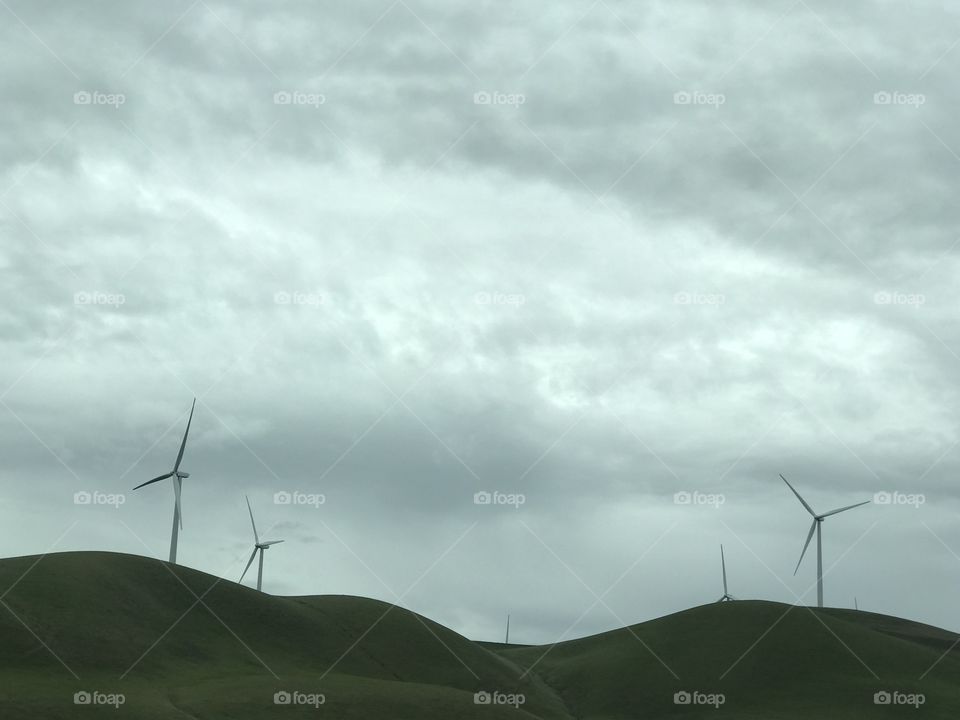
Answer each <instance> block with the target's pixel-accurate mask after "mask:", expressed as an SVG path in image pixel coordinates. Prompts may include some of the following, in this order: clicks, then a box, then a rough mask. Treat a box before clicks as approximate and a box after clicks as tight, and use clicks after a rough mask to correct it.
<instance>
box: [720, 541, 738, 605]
mask: <svg viewBox="0 0 960 720" xmlns="http://www.w3.org/2000/svg"><path fill="white" fill-rule="evenodd" d="M720 566H721V567H722V568H723V595H722V596H721V597H720V599H719V600H717V602H730V601H731V600H736V598H735V597H734V596H733V595H731V594H730V593H728V592H727V561H726V560H724V559H723V545H721V546H720Z"/></svg>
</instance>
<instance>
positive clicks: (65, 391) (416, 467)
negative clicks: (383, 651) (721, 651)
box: [0, 0, 960, 642]
mask: <svg viewBox="0 0 960 720" xmlns="http://www.w3.org/2000/svg"><path fill="white" fill-rule="evenodd" d="M958 42H960V10H958V7H957V6H955V5H954V4H952V3H946V2H944V3H941V2H922V3H913V4H911V5H909V6H905V5H903V4H902V3H893V2H859V1H851V2H844V3H840V4H837V3H830V2H826V1H825V0H797V1H796V2H791V1H789V0H783V1H781V0H775V1H771V2H765V3H756V2H748V1H746V0H741V2H736V3H722V4H720V3H715V2H708V1H707V0H704V1H702V2H694V1H692V0H691V1H678V0H669V2H653V3H642V4H641V3H628V2H620V1H618V0H598V1H597V2H589V1H587V2H564V3H562V4H557V3H542V2H524V3H514V4H511V5H509V6H507V5H506V4H504V3H494V2H476V1H474V2H460V3H451V2H441V1H440V0H436V1H435V2H425V1H423V0H396V1H395V2H390V1H388V0H370V1H358V2H350V3H346V2H344V3H332V2H328V3H316V2H306V1H303V2H296V1H293V0H290V1H288V2H283V3H275V4H270V5H269V7H268V6H267V5H264V4H262V3H253V2H214V1H211V0H197V2H192V3H191V2H189V1H185V0H171V1H170V2H165V3H148V2H119V1H115V2H108V1H106V0H103V1H100V2H87V3H68V2H35V1H28V0H3V2H0V52H2V70H0V78H2V81H0V82H2V84H0V87H2V92H3V112H2V113H0V233H2V241H0V356H2V358H3V361H2V363H0V455H2V458H3V462H2V465H0V545H2V548H3V554H4V555H8V556H14V555H28V554H37V553H43V552H47V551H61V550H111V551H117V552H126V553H136V554H143V555H149V556H153V557H159V558H164V559H165V558H166V556H167V550H168V544H169V535H170V523H171V517H172V510H173V490H172V485H171V483H170V482H169V481H165V482H163V483H157V484H155V485H151V486H150V487H147V488H144V489H142V490H138V491H136V492H135V493H132V492H131V488H132V487H133V486H134V485H137V484H139V483H141V482H143V481H145V480H147V479H149V478H151V477H154V476H155V475H159V474H161V473H163V472H167V471H169V470H170V468H171V467H172V465H173V461H174V459H175V457H176V453H177V447H178V444H179V441H180V437H181V434H182V432H183V429H184V427H185V425H186V421H187V414H188V412H189V409H190V403H191V400H192V398H193V397H194V396H196V397H197V398H198V401H197V409H196V415H195V417H194V421H193V430H192V433H191V437H190V442H189V444H188V446H187V450H186V455H185V459H184V463H183V469H184V470H186V471H188V472H190V473H192V476H191V477H190V478H189V479H188V480H186V481H185V483H184V494H183V506H184V529H183V532H182V534H181V536H180V556H179V560H180V562H181V563H182V564H184V565H188V566H190V567H194V568H197V569H200V570H203V571H206V572H209V573H212V574H215V575H219V576H223V577H225V578H228V579H230V580H236V579H237V578H238V577H239V575H240V572H241V571H242V569H243V565H244V563H245V562H246V559H247V557H248V554H249V552H250V549H251V545H252V541H253V537H252V532H251V529H250V526H249V520H248V518H247V514H246V505H245V503H244V495H245V494H247V495H249V496H250V500H251V503H252V505H253V507H254V511H255V513H256V516H257V519H258V523H259V526H260V529H261V532H262V534H263V535H264V536H266V537H270V538H283V539H285V540H286V542H285V543H284V544H283V545H279V546H277V547H274V548H272V549H271V550H270V551H269V553H268V554H267V557H266V568H265V577H264V589H265V590H267V591H269V592H271V593H275V594H283V595H296V594H328V593H343V594H354V595H363V596H369V597H375V598H380V599H383V600H387V601H391V602H399V603H400V604H401V605H404V606H405V607H408V608H411V609H413V610H416V611H418V612H420V613H423V614H425V615H427V616H429V617H431V618H433V619H435V620H437V621H438V622H441V623H443V624H445V625H448V626H450V627H451V628H453V629H455V630H457V631H459V632H461V633H464V634H466V635H468V636H470V637H473V638H478V639H497V638H500V637H502V632H503V623H504V619H505V616H506V614H507V613H508V612H509V613H511V614H512V615H513V632H512V639H514V640H516V641H518V642H549V641H553V640H557V639H560V638H569V637H576V636H582V635H587V634H590V633H594V632H598V631H601V630H606V629H609V628H612V627H617V626H620V625H622V624H626V623H635V622H640V621H643V620H647V619H650V618H653V617H657V616H660V615H664V614H667V613H671V612H675V611H678V610H682V609H685V608H688V607H691V606H694V605H698V604H702V603H705V602H709V601H713V600H715V599H716V598H718V597H719V596H720V594H721V593H722V586H721V577H720V558H719V545H720V544H721V543H723V545H724V547H725V551H726V559H727V568H728V574H729V580H730V591H731V593H733V594H734V595H736V596H738V597H743V598H763V599H769V600H776V601H780V602H787V603H794V602H803V603H806V604H813V603H815V602H816V592H815V559H816V556H815V552H814V551H813V548H811V550H810V551H808V555H807V557H806V558H805V559H804V561H803V564H802V565H801V567H800V569H799V572H798V573H797V574H796V576H794V575H793V571H794V567H795V565H796V563H797V560H798V558H799V555H800V550H801V548H802V545H803V541H804V539H805V537H806V533H807V530H808V527H809V524H810V518H809V516H808V515H807V513H806V511H805V510H804V508H803V507H802V506H801V505H800V503H799V502H797V500H796V498H795V497H793V495H792V494H791V493H790V491H789V489H788V488H787V487H786V486H785V485H784V484H783V482H782V481H781V480H780V479H779V478H778V473H783V474H784V475H786V477H787V478H788V479H790V480H791V482H794V484H795V486H796V487H797V489H798V490H799V491H800V492H801V493H802V494H803V495H804V497H805V498H806V499H807V500H808V501H809V503H810V504H811V505H812V506H813V507H814V508H815V509H816V510H817V511H818V512H824V511H827V510H829V509H833V508H836V507H840V506H843V505H849V504H852V503H855V502H859V501H862V500H868V499H871V498H874V496H875V494H876V493H880V492H898V493H901V494H902V495H900V496H897V499H898V500H899V503H898V502H895V503H891V504H872V505H869V506H865V507H862V508H857V509H856V510H851V511H850V512H849V513H844V514H842V515H840V516H837V517H831V518H829V519H827V521H826V522H825V526H824V565H825V568H827V569H828V572H827V576H826V579H825V588H826V602H827V604H829V605H834V606H844V607H849V606H852V605H853V603H854V597H855V596H856V597H857V599H858V601H859V604H860V607H861V608H864V609H869V610H874V611H878V612H883V613H889V614H893V615H898V616H904V617H908V618H913V619H917V620H921V621H925V622H929V623H932V624H935V625H939V626H942V627H947V628H950V629H953V630H960V620H958V619H957V617H956V607H957V602H958V600H960V522H958V520H960V518H958V510H960V484H958V478H960V450H958V448H957V443H958V440H960V434H958V433H960V428H958V423H957V411H956V409H957V407H960V398H958V393H957V390H956V388H957V386H958V381H960V330H958V325H957V322H956V312H957V307H958V301H960V297H958V290H957V288H956V285H955V282H953V281H954V280H955V278H956V275H957V270H958V262H957V257H958V253H960V246H958V241H960V234H958V220H960V205H958V203H957V195H958V193H957V182H956V178H957V177H958V172H960V127H958V126H957V123H956V117H957V114H958V110H960V99H958V97H957V91H956V76H957V70H958V65H960V47H958ZM84 491H85V492H90V493H94V492H98V493H102V494H101V495H97V496H95V498H94V500H95V502H94V503H92V504H87V505H84V504H76V503H75V501H74V494H75V493H77V492H84ZM494 491H497V492H500V493H504V494H505V495H511V494H512V495H517V494H520V495H522V496H523V497H522V498H518V499H522V500H523V503H522V505H521V504H519V503H515V504H513V505H510V504H489V505H484V504H477V503H475V501H474V495H475V493H478V492H494ZM284 492H286V493H294V492H299V493H301V494H302V495H298V496H296V498H297V499H298V500H300V501H303V500H309V499H310V498H309V497H308V496H309V495H313V496H321V495H322V496H323V499H324V501H325V502H323V503H322V504H320V503H319V499H320V498H319V497H315V498H314V499H316V500H317V501H318V502H316V503H314V504H303V503H302V502H301V504H282V503H277V502H275V494H276V493H284ZM681 492H688V493H699V494H697V495H693V498H694V501H693V502H691V503H689V504H684V503H683V502H682V499H683V496H681V499H680V500H681V501H678V500H677V496H676V494H677V493H681ZM118 493H122V494H124V497H123V498H122V500H123V503H122V505H119V506H118V507H115V506H112V505H109V504H97V503H102V502H105V501H107V500H109V497H108V495H110V494H118ZM917 495H922V497H911V496H917ZM282 497H283V496H281V499H282ZM498 498H499V499H501V500H503V499H506V500H510V499H511V498H509V497H507V498H504V497H502V496H498ZM911 500H913V501H915V502H912V503H911V502H910V501H911ZM921 501H922V503H921ZM249 582H250V580H249V579H248V580H247V583H248V584H249Z"/></svg>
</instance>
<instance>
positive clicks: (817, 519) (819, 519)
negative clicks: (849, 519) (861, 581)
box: [780, 474, 870, 607]
mask: <svg viewBox="0 0 960 720" xmlns="http://www.w3.org/2000/svg"><path fill="white" fill-rule="evenodd" d="M780 479H781V480H783V481H784V482H785V483H787V487H788V488H790V489H791V490H793V494H794V495H796V496H797V500H799V501H800V503H801V504H802V505H803V507H805V508H806V509H807V512H808V513H810V515H811V516H813V523H812V524H811V525H810V532H809V533H807V541H806V542H805V543H804V544H803V552H801V553H800V559H799V560H798V561H797V567H796V568H795V569H794V571H793V574H794V575H796V574H797V570H799V569H800V563H802V562H803V556H804V554H806V552H807V548H808V547H810V539H811V538H812V537H813V531H814V530H816V531H817V607H823V543H822V541H821V527H820V526H821V525H823V519H824V518H827V517H830V516H831V515H836V514H837V513H842V512H844V511H845V510H852V509H853V508H855V507H860V506H861V505H866V504H867V503H869V502H870V501H869V500H864V501H863V502H861V503H857V504H855V505H847V506H846V507H842V508H837V509H836V510H831V511H830V512H825V513H823V515H817V514H816V513H815V512H814V511H813V508H812V507H810V506H809V505H808V504H807V501H806V500H804V499H803V498H802V497H800V493H798V492H797V491H796V489H794V487H793V485H791V484H790V483H789V482H787V479H786V478H785V477H784V476H783V474H781V475H780Z"/></svg>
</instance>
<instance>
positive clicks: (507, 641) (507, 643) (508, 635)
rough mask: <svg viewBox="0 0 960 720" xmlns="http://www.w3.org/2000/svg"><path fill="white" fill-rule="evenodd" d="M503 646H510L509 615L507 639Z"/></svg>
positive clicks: (508, 619)
mask: <svg viewBox="0 0 960 720" xmlns="http://www.w3.org/2000/svg"><path fill="white" fill-rule="evenodd" d="M503 644H504V645H509V644H510V615H507V639H506V640H504V641H503Z"/></svg>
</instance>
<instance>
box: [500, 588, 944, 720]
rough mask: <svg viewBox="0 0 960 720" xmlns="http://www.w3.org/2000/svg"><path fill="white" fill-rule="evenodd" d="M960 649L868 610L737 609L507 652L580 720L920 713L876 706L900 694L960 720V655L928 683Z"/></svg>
mask: <svg viewBox="0 0 960 720" xmlns="http://www.w3.org/2000/svg"><path fill="white" fill-rule="evenodd" d="M956 640H957V636H956V635H954V634H952V633H948V632H946V631H944V630H939V629H936V628H931V627H929V626H926V625H920V624H917V623H912V622H909V621H906V620H900V619H897V618H891V617H886V616H881V615H875V614H872V613H861V612H855V611H851V610H832V609H824V610H816V609H814V608H806V607H795V606H789V605H782V604H780V603H770V602H762V601H739V602H733V603H722V604H714V605H705V606H702V607H698V608H693V609H691V610H687V611H684V612H680V613H676V614H674V615H670V616H668V617H664V618H660V619H657V620H654V621H651V622H646V623H642V624H640V625H635V626H633V627H630V628H624V629H622V630H617V631H613V632H608V633H604V634H601V635H595V636H593V637H589V638H584V639H581V640H574V641H570V642H564V643H560V644H558V645H556V646H555V647H553V648H552V649H550V648H548V647H534V648H519V649H512V650H503V651H500V652H501V654H503V655H504V656H505V657H509V658H510V659H511V660H514V661H515V662H516V663H517V664H518V665H522V666H524V667H526V668H530V667H532V668H533V669H534V671H535V672H536V673H538V674H539V675H540V676H541V677H542V678H543V679H544V680H546V681H547V682H548V683H549V684H550V685H551V686H552V687H554V688H556V689H557V691H558V692H559V693H560V694H561V696H562V697H563V698H564V700H565V701H566V704H567V705H568V707H569V708H570V710H571V712H572V713H573V714H574V716H575V717H583V718H604V720H613V719H615V718H624V719H625V718H638V717H654V718H658V717H675V716H676V717H711V718H718V719H719V718H798V719H799V718H812V717H823V718H837V719H843V718H872V717H894V716H896V715H897V714H900V715H903V714H904V713H912V712H915V709H914V707H912V706H911V707H904V706H899V707H892V706H891V707H885V706H877V705H875V704H874V693H877V692H881V691H891V692H892V691H894V690H897V691H900V692H903V693H923V694H924V695H925V696H926V697H925V702H924V704H923V706H922V708H921V713H922V716H923V717H927V718H931V717H932V718H951V717H953V718H955V717H957V716H958V713H960V649H958V650H955V651H954V652H952V653H950V654H949V655H948V656H946V657H945V658H944V659H943V660H942V661H941V662H940V663H939V664H938V665H937V666H936V668H935V669H934V670H932V671H931V672H930V673H929V674H928V675H927V676H926V677H925V678H923V679H922V680H921V676H922V675H923V674H924V673H925V672H926V671H927V670H928V668H930V667H931V666H932V665H933V664H934V663H935V662H936V661H937V659H938V658H940V657H941V655H943V653H945V652H947V651H948V650H949V649H950V647H951V645H952V644H953V643H954V642H955V641H956ZM645 645H646V647H645ZM647 648H649V649H647ZM651 651H652V652H651ZM654 653H655V654H656V656H657V657H655V656H654ZM658 657H659V659H658ZM661 661H662V662H661ZM683 691H687V692H693V691H700V692H702V693H705V694H723V696H724V702H723V704H722V705H720V707H715V706H709V707H705V706H700V707H695V706H683V705H680V706H678V705H676V704H675V703H674V693H677V692H683ZM921 713H918V716H919V715H920V714H921Z"/></svg>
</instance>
